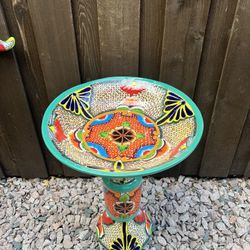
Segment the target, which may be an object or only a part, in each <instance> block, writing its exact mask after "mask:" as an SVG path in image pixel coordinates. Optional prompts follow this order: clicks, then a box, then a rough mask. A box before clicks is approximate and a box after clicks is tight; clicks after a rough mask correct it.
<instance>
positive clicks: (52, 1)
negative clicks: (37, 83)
mask: <svg viewBox="0 0 250 250" xmlns="http://www.w3.org/2000/svg"><path fill="white" fill-rule="evenodd" d="M28 6H29V10H30V13H31V20H32V24H33V27H34V34H35V38H36V43H37V48H38V52H39V58H40V62H41V67H42V71H43V76H44V81H45V86H46V90H47V96H48V99H49V101H52V100H53V99H54V98H55V97H56V96H57V95H59V94H60V93H61V92H62V91H64V90H66V89H67V88H70V87H72V86H74V85H76V84H79V83H80V73H79V67H78V57H77V50H76V40H75V31H74V26H73V18H72V11H71V2H70V0H65V1H60V0H44V1H39V0H28Z"/></svg>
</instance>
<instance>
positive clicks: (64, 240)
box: [63, 235, 73, 249]
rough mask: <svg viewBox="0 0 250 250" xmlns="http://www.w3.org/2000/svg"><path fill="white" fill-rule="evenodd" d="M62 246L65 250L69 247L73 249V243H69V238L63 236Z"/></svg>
mask: <svg viewBox="0 0 250 250" xmlns="http://www.w3.org/2000/svg"><path fill="white" fill-rule="evenodd" d="M63 246H64V248H66V249H70V248H71V247H73V243H72V241H71V238H70V236H69V235H65V236H64V238H63Z"/></svg>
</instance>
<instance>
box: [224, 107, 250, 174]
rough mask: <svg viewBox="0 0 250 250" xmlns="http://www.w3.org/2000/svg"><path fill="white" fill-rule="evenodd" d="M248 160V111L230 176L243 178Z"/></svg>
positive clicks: (249, 112)
mask: <svg viewBox="0 0 250 250" xmlns="http://www.w3.org/2000/svg"><path fill="white" fill-rule="evenodd" d="M249 160H250V111H248V115H247V119H246V121H245V125H244V127H243V130H242V133H241V138H240V143H239V145H238V148H237V151H236V154H235V156H234V159H233V164H232V166H231V169H230V173H229V175H230V176H243V175H244V171H245V169H246V168H247V164H248V161H249Z"/></svg>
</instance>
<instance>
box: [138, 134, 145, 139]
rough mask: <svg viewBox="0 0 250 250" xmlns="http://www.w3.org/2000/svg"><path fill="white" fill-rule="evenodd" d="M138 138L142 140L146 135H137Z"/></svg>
mask: <svg viewBox="0 0 250 250" xmlns="http://www.w3.org/2000/svg"><path fill="white" fill-rule="evenodd" d="M136 138H137V139H142V138H145V135H144V134H141V133H137V134H136Z"/></svg>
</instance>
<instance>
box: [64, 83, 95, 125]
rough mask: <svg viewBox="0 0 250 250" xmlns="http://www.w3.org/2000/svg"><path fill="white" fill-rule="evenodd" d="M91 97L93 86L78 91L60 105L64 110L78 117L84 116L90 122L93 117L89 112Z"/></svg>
mask: <svg viewBox="0 0 250 250" xmlns="http://www.w3.org/2000/svg"><path fill="white" fill-rule="evenodd" d="M90 96H91V86H88V87H86V88H82V89H80V90H77V91H75V92H74V93H72V94H70V95H68V96H67V97H65V98H64V99H63V100H62V101H61V102H60V105H61V106H62V107H63V108H64V109H66V110H68V111H70V112H72V113H74V114H76V115H82V116H83V117H85V118H86V119H88V120H89V119H91V118H92V115H91V114H90V113H89V112H88V110H89V108H90V106H89V100H90Z"/></svg>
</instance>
